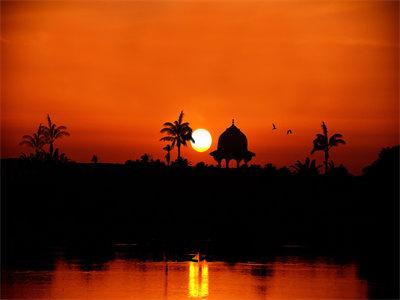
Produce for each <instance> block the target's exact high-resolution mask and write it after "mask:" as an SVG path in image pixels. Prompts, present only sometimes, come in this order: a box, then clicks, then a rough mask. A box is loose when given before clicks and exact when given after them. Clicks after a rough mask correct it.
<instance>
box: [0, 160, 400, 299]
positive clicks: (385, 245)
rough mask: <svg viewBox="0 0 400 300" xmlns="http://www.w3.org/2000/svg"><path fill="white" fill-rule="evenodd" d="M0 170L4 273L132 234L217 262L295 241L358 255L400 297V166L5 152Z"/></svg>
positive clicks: (106, 258)
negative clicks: (307, 167)
mask: <svg viewBox="0 0 400 300" xmlns="http://www.w3.org/2000/svg"><path fill="white" fill-rule="evenodd" d="M1 172H2V174H1V175H2V176H1V177H2V179H1V180H2V189H1V190H2V202H1V203H2V207H1V208H2V210H1V213H2V216H1V219H2V243H1V245H2V257H1V258H2V269H3V270H5V272H7V271H8V272H12V271H13V270H18V269H26V268H41V269H46V270H48V269H50V270H54V269H56V268H57V262H59V260H60V256H61V257H62V258H63V259H65V260H66V261H67V262H70V261H74V259H79V260H84V261H89V262H93V263H94V264H97V263H99V262H100V263H103V264H107V263H111V262H112V261H113V260H114V259H115V256H116V253H118V251H116V247H118V245H121V244H123V245H126V244H128V245H130V246H129V247H130V248H129V251H128V252H127V254H126V255H127V256H128V259H129V258H135V259H139V260H140V261H143V260H151V261H163V260H169V261H185V260H187V259H188V258H189V256H188V254H189V253H193V252H197V251H200V252H201V253H205V254H206V255H207V259H208V260H209V261H221V260H223V261H225V262H237V261H242V262H246V261H257V262H264V263H265V262H268V261H270V260H271V257H281V256H285V255H287V254H288V253H286V251H295V253H294V254H295V255H296V257H297V256H299V255H300V256H301V257H311V258H312V259H315V258H317V257H325V258H328V259H334V260H339V261H341V262H344V263H345V264H347V265H348V264H349V263H350V265H352V264H354V265H356V266H357V268H356V272H357V274H356V275H357V278H360V280H364V279H365V280H368V281H369V282H371V283H372V284H371V285H369V286H368V291H367V292H368V297H369V298H398V297H399V291H398V290H399V287H398V266H399V260H398V251H399V248H398V242H399V240H398V236H399V231H398V219H399V218H398V217H399V206H398V203H399V202H398V201H399V200H398V173H396V172H395V173H390V172H385V173H377V172H375V173H374V172H371V174H368V176H367V175H365V176H362V177H352V176H345V175H340V174H336V175H332V176H299V175H291V174H287V173H282V172H275V171H274V172H272V171H268V170H263V169H254V168H253V169H241V170H223V169H222V170H220V169H210V168H182V169H179V168H175V169H171V168H166V167H162V166H159V167H157V166H140V165H131V166H128V165H108V164H97V165H89V164H66V165H58V166H53V165H48V164H46V165H44V164H39V165H38V164H27V163H24V162H20V161H4V160H3V161H2V168H1ZM396 176H397V177H396ZM116 245H117V246H116ZM54 249H58V250H57V251H58V252H57V253H58V254H57V255H54V257H53V256H52V254H51V253H55V250H54ZM288 249H290V250H288ZM60 253H61V254H60ZM289 254H290V255H293V253H289ZM7 274H10V273H7ZM7 278H10V277H9V276H3V279H2V285H3V287H4V286H7V285H8V283H9V281H8V282H7Z"/></svg>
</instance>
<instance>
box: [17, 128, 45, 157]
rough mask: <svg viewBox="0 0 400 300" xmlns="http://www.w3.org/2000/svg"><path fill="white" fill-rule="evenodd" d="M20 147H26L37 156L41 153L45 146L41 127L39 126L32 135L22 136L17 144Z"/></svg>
mask: <svg viewBox="0 0 400 300" xmlns="http://www.w3.org/2000/svg"><path fill="white" fill-rule="evenodd" d="M19 144H20V145H21V146H23V145H26V146H28V147H30V148H32V149H33V150H34V151H35V155H36V156H39V154H40V153H42V152H43V149H42V147H43V146H44V145H45V144H46V142H45V137H44V134H43V125H42V124H40V125H39V127H38V129H37V131H36V132H35V133H34V134H32V135H24V136H23V137H22V141H21V142H20V143H19Z"/></svg>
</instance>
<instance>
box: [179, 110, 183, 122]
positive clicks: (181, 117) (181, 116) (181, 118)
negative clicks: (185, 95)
mask: <svg viewBox="0 0 400 300" xmlns="http://www.w3.org/2000/svg"><path fill="white" fill-rule="evenodd" d="M182 120H183V110H182V111H181V113H180V114H179V118H178V123H179V124H181V123H182Z"/></svg>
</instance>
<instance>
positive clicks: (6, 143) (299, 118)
mask: <svg viewBox="0 0 400 300" xmlns="http://www.w3.org/2000/svg"><path fill="white" fill-rule="evenodd" d="M398 22H399V3H398V2H397V1H393V2H383V1H368V2H361V1H351V2H343V1H340V2H336V3H335V2H328V1H316V2H301V1H296V2H295V1H288V2H272V1H265V2H263V1H240V0H238V1H177V2H172V1H138V2H119V1H118V2H117V1H115V2H114V1H108V2H98V1H93V2H91V1H84V2H79V1H71V2H17V1H12V2H11V1H10V2H5V1H2V2H1V50H2V53H1V54H2V55H1V75H2V76H1V142H2V144H1V152H2V153H1V156H2V157H13V156H17V155H19V153H20V152H22V151H26V150H27V149H25V148H23V147H20V146H18V142H19V140H20V138H21V136H22V135H23V134H27V133H31V132H33V131H34V130H35V129H36V126H37V124H38V123H40V122H44V121H45V115H46V113H47V112H49V113H51V115H52V117H53V119H54V121H55V122H56V123H57V124H61V123H62V124H64V125H66V126H67V127H68V128H69V130H70V132H71V137H69V138H65V139H64V140H62V141H60V142H59V144H58V146H59V147H60V148H61V149H62V150H63V151H64V152H66V154H67V155H68V156H69V157H71V158H72V159H73V160H76V161H89V160H90V158H91V156H92V155H93V153H96V154H97V155H98V157H99V159H100V161H110V162H111V161H113V162H124V161H125V160H127V159H134V158H137V157H139V156H140V155H141V154H142V153H143V152H148V153H150V154H152V155H153V157H154V158H162V157H163V156H164V154H163V153H162V150H161V149H162V146H163V145H162V143H161V142H159V141H158V140H159V138H160V137H161V136H160V134H159V130H160V128H161V124H162V123H163V122H165V121H170V120H174V119H175V118H176V117H177V116H178V114H179V111H180V110H182V109H183V110H184V111H185V113H186V119H187V120H188V121H189V122H190V124H191V125H192V127H193V128H194V129H196V128H199V127H202V128H206V129H208V130H209V131H210V132H211V134H212V136H213V139H214V142H215V141H216V139H217V138H218V135H219V134H220V133H222V131H223V130H224V129H225V128H227V127H228V126H229V125H230V123H231V119H232V117H234V118H235V120H236V124H237V126H238V127H239V128H240V129H241V130H242V131H243V132H244V133H246V135H247V137H248V140H249V150H251V151H253V152H255V153H256V157H255V158H254V160H253V162H255V163H261V164H264V163H266V162H272V163H274V164H276V165H278V166H282V165H285V164H287V165H290V164H292V163H293V162H294V161H295V160H296V159H304V157H305V156H306V155H308V154H309V151H310V150H311V146H312V144H311V141H312V138H313V136H314V135H315V133H316V132H317V131H319V130H320V124H321V121H322V120H325V121H326V122H327V124H328V128H329V129H330V131H331V132H332V133H333V132H336V131H338V132H341V133H342V134H343V135H344V137H345V139H346V140H347V141H348V145H346V146H340V147H339V148H337V149H335V150H334V152H333V155H332V158H333V159H334V160H335V161H336V162H337V163H344V164H345V165H347V166H348V167H349V168H350V169H351V170H352V171H353V172H355V173H358V172H359V171H360V168H361V167H362V166H364V165H366V164H367V163H369V162H371V161H372V160H373V159H375V157H376V155H377V152H378V151H379V149H380V148H382V147H383V146H389V145H394V144H397V143H398V134H399V129H398V128H399V127H398V126H399V117H398V112H399V104H398V98H399V91H398V88H399V86H398V80H399V75H398V72H399V58H398V52H399V30H398ZM272 122H274V123H275V124H277V126H278V130H277V131H274V132H273V131H272V130H271V123H272ZM287 128H291V129H292V130H293V131H294V135H292V136H287V135H286V134H285V132H284V131H286V129H287ZM215 147H216V144H215V143H213V145H212V147H211V149H210V151H211V150H213V149H215ZM210 151H207V152H204V153H195V152H194V151H193V150H192V149H191V147H190V146H189V147H188V148H185V149H183V155H184V156H185V157H188V158H189V160H190V161H192V162H193V163H196V162H198V161H202V160H203V161H207V162H212V158H211V157H210V156H209V152H210ZM175 155H176V153H175V152H174V153H173V157H175ZM314 156H315V157H316V158H317V159H318V160H321V158H322V155H321V154H320V153H318V154H314Z"/></svg>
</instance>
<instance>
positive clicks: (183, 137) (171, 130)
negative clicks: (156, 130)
mask: <svg viewBox="0 0 400 300" xmlns="http://www.w3.org/2000/svg"><path fill="white" fill-rule="evenodd" d="M182 121H183V111H181V113H180V114H179V118H178V120H176V121H174V122H173V123H171V122H166V123H164V125H163V126H164V128H162V129H161V130H160V132H161V133H164V134H166V136H164V137H162V138H161V139H160V141H165V142H171V149H173V148H174V146H175V145H176V147H177V148H178V160H181V145H183V146H186V145H187V143H186V142H187V141H192V142H195V141H194V139H193V138H192V131H193V130H192V128H190V126H189V123H188V122H184V123H182Z"/></svg>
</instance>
